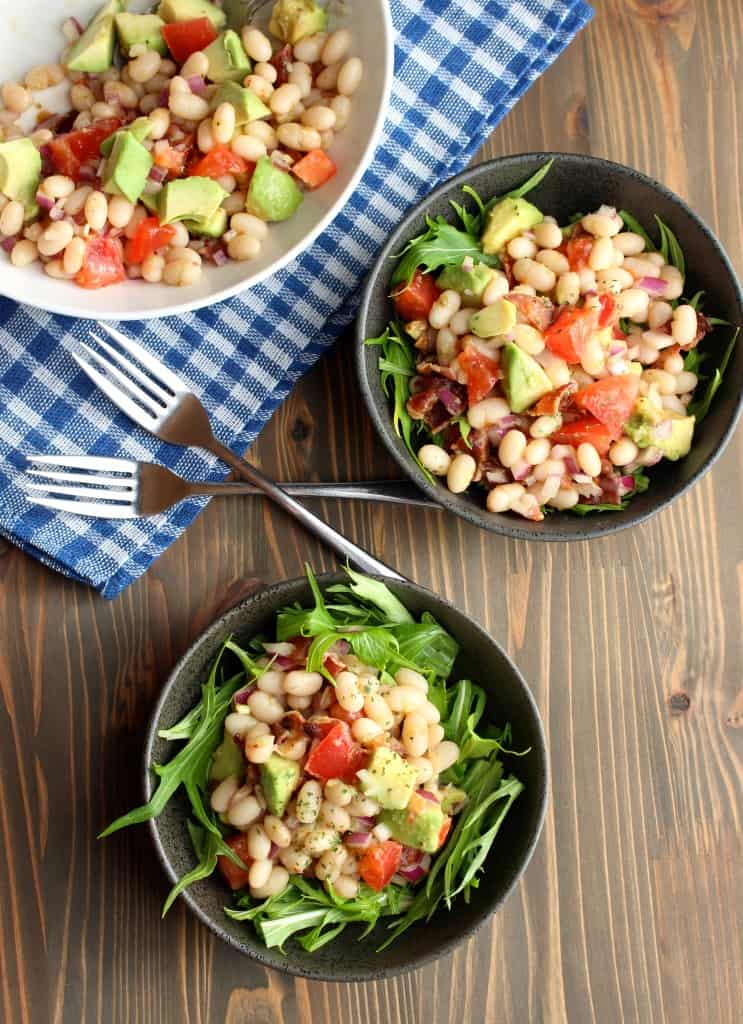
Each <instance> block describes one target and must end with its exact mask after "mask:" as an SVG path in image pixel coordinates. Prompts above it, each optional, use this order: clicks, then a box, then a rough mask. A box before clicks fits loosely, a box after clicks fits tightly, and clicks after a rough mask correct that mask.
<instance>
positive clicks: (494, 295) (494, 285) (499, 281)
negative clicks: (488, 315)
mask: <svg viewBox="0 0 743 1024" xmlns="http://www.w3.org/2000/svg"><path fill="white" fill-rule="evenodd" d="M508 288H509V285H508V278H507V277H506V275H505V274H503V273H502V272H501V271H496V275H495V277H494V278H493V279H492V280H491V281H490V283H489V284H488V285H487V286H486V288H485V291H484V292H483V293H482V304H483V306H492V305H493V303H494V302H497V301H498V299H502V298H503V296H504V295H507V294H508Z"/></svg>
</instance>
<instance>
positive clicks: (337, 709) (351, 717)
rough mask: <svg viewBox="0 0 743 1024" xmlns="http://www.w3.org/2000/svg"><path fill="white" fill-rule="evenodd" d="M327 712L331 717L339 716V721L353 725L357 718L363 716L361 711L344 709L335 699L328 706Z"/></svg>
mask: <svg viewBox="0 0 743 1024" xmlns="http://www.w3.org/2000/svg"><path fill="white" fill-rule="evenodd" d="M328 714H329V715H330V717H331V718H339V719H340V720H341V722H345V723H346V725H353V723H354V722H355V721H356V719H357V718H363V716H364V712H363V711H346V709H345V708H342V707H341V706H340V704H339V703H338V701H335V702H334V703H333V704H331V705H330V707H329V708H328Z"/></svg>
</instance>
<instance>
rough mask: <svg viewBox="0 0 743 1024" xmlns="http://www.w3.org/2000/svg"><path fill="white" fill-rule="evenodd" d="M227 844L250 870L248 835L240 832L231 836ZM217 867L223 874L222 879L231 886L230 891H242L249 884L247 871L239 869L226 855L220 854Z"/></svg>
mask: <svg viewBox="0 0 743 1024" xmlns="http://www.w3.org/2000/svg"><path fill="white" fill-rule="evenodd" d="M225 842H226V843H227V845H228V846H229V847H231V848H232V849H233V850H234V851H235V853H236V854H237V855H238V857H239V858H240V860H241V861H243V863H244V864H246V865H247V866H248V868H249V867H250V856H249V854H248V837H247V835H245V834H244V833H242V832H240V833H238V835H236V836H230V838H229V839H225ZM217 867H218V868H219V870H220V871H221V872H222V877H223V878H224V880H225V882H226V883H227V885H229V887H230V889H242V888H243V886H246V885H247V884H248V872H247V870H246V869H243V868H239V867H238V866H237V864H233V863H232V861H231V860H230V859H229V857H225V856H224V854H220V855H219V857H217Z"/></svg>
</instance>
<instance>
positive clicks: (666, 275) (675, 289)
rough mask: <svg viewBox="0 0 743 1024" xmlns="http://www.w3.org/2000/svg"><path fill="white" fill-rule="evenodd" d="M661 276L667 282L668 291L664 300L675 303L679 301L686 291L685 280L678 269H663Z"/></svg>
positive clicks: (667, 267) (666, 267) (668, 267)
mask: <svg viewBox="0 0 743 1024" xmlns="http://www.w3.org/2000/svg"><path fill="white" fill-rule="evenodd" d="M660 276H661V277H662V278H663V280H664V281H665V282H666V290H665V294H664V296H663V298H665V299H668V300H669V301H673V299H678V298H679V297H680V296H681V294H682V292H683V290H684V279H683V277H682V276H681V273H680V271H678V270H677V269H676V267H672V266H670V265H668V266H665V267H663V269H662V270H661V272H660Z"/></svg>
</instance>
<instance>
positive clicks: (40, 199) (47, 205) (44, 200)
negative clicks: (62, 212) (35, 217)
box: [36, 190, 54, 213]
mask: <svg viewBox="0 0 743 1024" xmlns="http://www.w3.org/2000/svg"><path fill="white" fill-rule="evenodd" d="M36 202H37V203H38V204H39V206H40V207H41V209H42V210H44V211H46V213H49V211H50V210H51V208H52V207H53V206H54V200H53V199H50V198H49V196H47V195H45V194H44V193H43V192H42V191H41V190H39V191H38V192H37V193H36Z"/></svg>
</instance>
